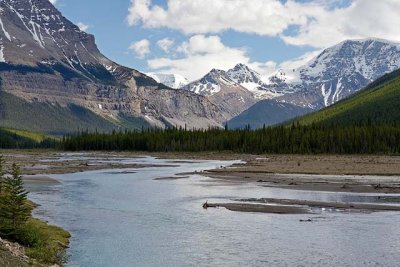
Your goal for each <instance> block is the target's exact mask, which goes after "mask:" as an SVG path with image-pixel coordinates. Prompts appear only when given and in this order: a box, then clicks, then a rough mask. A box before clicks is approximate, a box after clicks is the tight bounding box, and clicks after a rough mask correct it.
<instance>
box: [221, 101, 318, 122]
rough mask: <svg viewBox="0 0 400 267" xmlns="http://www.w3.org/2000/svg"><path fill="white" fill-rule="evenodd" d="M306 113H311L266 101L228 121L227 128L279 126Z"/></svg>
mask: <svg viewBox="0 0 400 267" xmlns="http://www.w3.org/2000/svg"><path fill="white" fill-rule="evenodd" d="M308 112H311V109H308V108H302V107H299V106H295V105H292V104H287V103H279V102H276V101H274V100H267V99H266V100H261V101H259V102H257V103H256V104H255V105H253V106H252V107H250V108H249V109H248V110H246V111H244V112H242V113H241V114H240V115H239V116H236V117H234V118H233V119H231V120H229V121H228V126H229V128H230V129H236V128H242V129H243V128H245V127H247V126H250V127H251V129H257V128H262V127H263V126H264V125H265V126H271V125H275V124H279V123H282V122H285V121H287V120H289V119H293V118H295V117H298V116H301V115H304V114H306V113H308Z"/></svg>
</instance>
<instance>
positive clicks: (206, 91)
mask: <svg viewBox="0 0 400 267" xmlns="http://www.w3.org/2000/svg"><path fill="white" fill-rule="evenodd" d="M182 89H183V90H184V91H190V92H193V93H196V94H198V95H202V96H205V97H207V98H208V99H209V100H210V101H211V102H212V103H214V104H215V105H217V106H218V107H219V108H220V109H221V111H222V112H223V113H224V116H225V117H227V118H228V119H229V118H232V117H235V116H237V115H239V114H240V113H241V112H243V111H244V110H246V109H247V108H249V107H250V106H252V105H253V104H254V103H256V102H257V99H256V98H255V97H254V95H253V93H252V92H250V91H249V90H247V89H246V88H245V87H243V86H241V85H240V84H238V83H236V82H235V81H233V80H232V79H231V78H230V77H229V76H228V73H227V72H226V71H223V70H217V69H212V70H211V71H210V72H209V73H207V74H206V75H205V76H204V77H203V78H201V79H199V80H197V81H194V82H192V83H190V84H188V85H186V86H184V87H182Z"/></svg>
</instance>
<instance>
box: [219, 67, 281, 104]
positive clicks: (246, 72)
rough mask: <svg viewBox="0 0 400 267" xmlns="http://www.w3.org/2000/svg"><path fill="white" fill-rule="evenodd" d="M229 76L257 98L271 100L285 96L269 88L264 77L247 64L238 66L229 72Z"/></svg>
mask: <svg viewBox="0 0 400 267" xmlns="http://www.w3.org/2000/svg"><path fill="white" fill-rule="evenodd" d="M227 75H228V77H229V78H230V79H231V80H232V81H234V82H236V83H238V84H240V85H241V86H243V87H244V88H246V89H247V90H249V91H250V92H252V93H253V94H254V96H255V97H256V98H259V99H270V98H274V97H278V96H281V95H282V94H283V92H280V91H276V90H274V89H273V88H271V87H269V86H268V84H267V83H266V82H265V80H266V79H265V78H264V77H262V76H261V75H260V74H259V73H258V72H256V71H255V70H252V69H250V68H249V67H248V66H247V65H245V64H241V63H240V64H237V65H236V66H235V67H234V68H233V69H230V70H228V71H227Z"/></svg>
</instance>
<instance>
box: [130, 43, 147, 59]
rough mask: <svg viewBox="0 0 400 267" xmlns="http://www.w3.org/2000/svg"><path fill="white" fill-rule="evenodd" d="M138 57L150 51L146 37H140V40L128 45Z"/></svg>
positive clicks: (142, 56)
mask: <svg viewBox="0 0 400 267" xmlns="http://www.w3.org/2000/svg"><path fill="white" fill-rule="evenodd" d="M129 49H130V50H132V51H133V52H134V53H135V54H136V56H137V57H138V58H141V59H142V58H144V57H145V56H146V55H147V54H149V53H150V41H149V40H147V39H142V40H140V41H137V42H134V43H132V44H131V45H130V47H129Z"/></svg>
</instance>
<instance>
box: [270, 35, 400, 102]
mask: <svg viewBox="0 0 400 267" xmlns="http://www.w3.org/2000/svg"><path fill="white" fill-rule="evenodd" d="M399 68H400V44H396V43H392V42H389V41H386V40H379V39H366V40H348V41H344V42H342V43H340V44H338V45H335V46H333V47H330V48H328V49H325V50H324V51H323V52H322V53H321V54H319V55H318V56H317V57H316V58H314V59H313V60H311V61H310V62H309V63H307V64H306V65H304V66H302V67H300V68H298V69H293V70H286V71H281V73H280V75H278V76H277V75H274V76H272V77H270V78H269V87H270V88H275V89H276V90H277V91H286V92H287V93H286V94H284V95H282V96H280V97H277V100H278V101H285V102H288V103H292V104H295V105H300V106H304V107H310V108H313V109H320V108H323V107H326V106H329V105H331V104H334V103H336V102H338V101H339V100H341V99H344V98H346V97H348V96H350V95H352V94H354V93H355V92H357V91H359V90H360V89H362V88H363V87H365V86H367V85H368V84H369V83H371V82H372V81H374V80H376V79H377V78H379V77H381V76H382V75H384V74H386V73H390V72H391V71H394V70H396V69H399Z"/></svg>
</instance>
